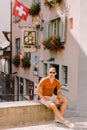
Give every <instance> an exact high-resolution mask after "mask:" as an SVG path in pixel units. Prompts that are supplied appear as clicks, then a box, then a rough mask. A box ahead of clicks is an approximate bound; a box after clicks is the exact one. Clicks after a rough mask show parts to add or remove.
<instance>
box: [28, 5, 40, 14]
mask: <svg viewBox="0 0 87 130" xmlns="http://www.w3.org/2000/svg"><path fill="white" fill-rule="evenodd" d="M40 10H41V7H40V3H34V4H32V6H31V7H30V15H32V16H35V15H38V14H39V12H40Z"/></svg>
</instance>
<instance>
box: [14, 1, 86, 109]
mask: <svg viewBox="0 0 87 130" xmlns="http://www.w3.org/2000/svg"><path fill="white" fill-rule="evenodd" d="M14 2H15V1H14ZM14 2H13V7H14ZM20 2H21V3H22V4H24V5H25V6H27V7H28V8H30V9H31V6H32V5H33V4H34V3H35V2H40V8H41V10H40V12H39V14H36V15H33V14H32V13H29V15H28V18H27V20H26V21H23V20H21V19H20V18H18V17H15V16H12V63H13V64H12V72H17V74H16V75H15V77H14V85H13V93H14V94H15V95H17V96H16V97H15V100H35V99H37V98H38V97H37V94H36V88H37V84H38V82H39V81H40V79H41V78H43V77H45V76H47V73H48V69H49V67H51V66H54V67H56V69H57V75H56V78H57V79H59V80H60V82H61V85H62V89H63V95H64V96H66V97H67V98H68V99H69V104H68V107H69V108H75V109H81V110H87V105H86V104H85V103H83V101H82V98H81V97H84V98H85V97H86V92H83V93H82V91H81V90H82V89H83V88H82V85H84V88H86V84H87V83H86V79H85V78H84V80H83V77H82V76H81V73H83V72H85V75H86V71H85V62H86V58H85V57H84V54H83V51H81V48H80V44H81V40H80V36H79V35H80V18H81V16H80V2H79V0H76V1H75V2H76V4H75V3H74V2H73V1H72V0H69V1H68V0H65V1H64V0H62V2H61V3H57V4H54V5H51V4H49V3H47V2H46V1H45V0H20ZM77 5H78V8H77ZM37 10H38V9H37ZM36 12H37V11H36ZM33 13H34V12H33ZM81 25H82V23H81ZM81 27H82V26H81ZM29 35H32V37H33V38H30V39H29V37H28V36H29ZM49 43H50V44H49ZM55 43H56V44H55ZM16 60H17V62H16V64H15V63H14V62H15V61H16ZM25 60H27V61H28V63H27V62H26V63H24V61H25ZM19 61H20V63H19ZM80 61H82V62H80ZM83 63H84V64H83ZM82 67H83V68H84V70H83V69H82ZM84 94H85V95H84ZM80 102H82V104H83V106H85V108H84V107H80Z"/></svg>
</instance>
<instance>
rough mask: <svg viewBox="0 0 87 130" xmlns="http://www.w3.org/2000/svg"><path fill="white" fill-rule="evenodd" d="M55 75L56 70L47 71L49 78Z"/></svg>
mask: <svg viewBox="0 0 87 130" xmlns="http://www.w3.org/2000/svg"><path fill="white" fill-rule="evenodd" d="M55 75H56V70H55V69H54V68H51V69H50V70H49V76H50V77H55Z"/></svg>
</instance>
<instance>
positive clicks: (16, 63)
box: [12, 55, 20, 67]
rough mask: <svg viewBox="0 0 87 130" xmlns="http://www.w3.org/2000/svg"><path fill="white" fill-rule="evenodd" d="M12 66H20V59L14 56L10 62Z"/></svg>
mask: <svg viewBox="0 0 87 130" xmlns="http://www.w3.org/2000/svg"><path fill="white" fill-rule="evenodd" d="M12 62H13V64H14V65H15V66H16V67H18V66H19V65H20V59H19V56H18V55H15V56H14V58H13V60H12Z"/></svg>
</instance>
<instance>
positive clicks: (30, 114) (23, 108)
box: [0, 101, 54, 127]
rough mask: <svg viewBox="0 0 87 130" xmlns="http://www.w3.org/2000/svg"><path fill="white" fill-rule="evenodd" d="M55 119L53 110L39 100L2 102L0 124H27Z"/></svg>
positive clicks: (0, 105)
mask: <svg viewBox="0 0 87 130" xmlns="http://www.w3.org/2000/svg"><path fill="white" fill-rule="evenodd" d="M53 119H54V115H53V112H52V110H50V109H48V108H47V107H45V106H44V105H42V104H40V103H39V102H37V101H20V102H5V103H0V126H4V127H6V126H9V127H10V126H17V125H19V124H20V125H26V124H30V123H33V122H40V121H49V120H53Z"/></svg>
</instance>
